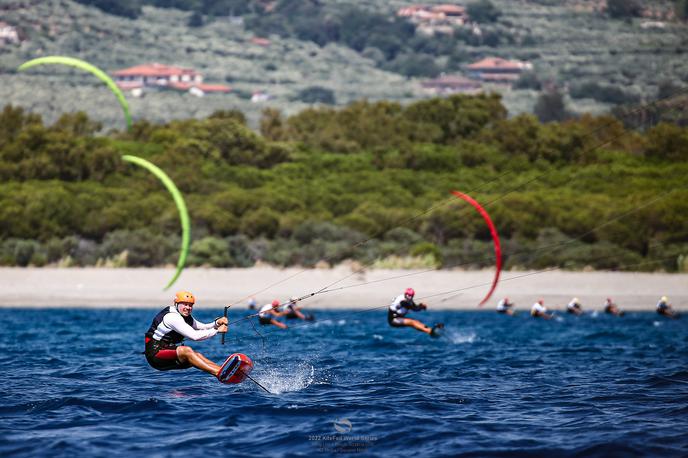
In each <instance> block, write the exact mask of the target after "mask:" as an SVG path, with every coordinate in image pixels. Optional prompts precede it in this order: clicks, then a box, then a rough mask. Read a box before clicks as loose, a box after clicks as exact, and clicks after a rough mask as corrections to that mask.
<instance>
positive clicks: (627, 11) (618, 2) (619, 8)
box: [607, 0, 642, 19]
mask: <svg viewBox="0 0 688 458" xmlns="http://www.w3.org/2000/svg"><path fill="white" fill-rule="evenodd" d="M641 13H642V6H641V4H640V3H639V2H638V1H637V0H607V14H609V16H610V17H612V18H614V19H626V18H631V17H637V16H640V14H641Z"/></svg>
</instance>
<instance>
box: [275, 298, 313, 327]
mask: <svg viewBox="0 0 688 458" xmlns="http://www.w3.org/2000/svg"><path fill="white" fill-rule="evenodd" d="M297 302H298V298H296V297H293V296H292V297H290V298H289V302H287V305H285V306H284V308H283V309H282V310H283V311H284V312H286V313H287V314H286V315H285V317H286V318H287V319H288V320H296V319H298V320H304V321H313V320H314V317H313V315H311V314H308V315H306V314H304V313H303V312H302V311H301V307H297V305H296V303H297Z"/></svg>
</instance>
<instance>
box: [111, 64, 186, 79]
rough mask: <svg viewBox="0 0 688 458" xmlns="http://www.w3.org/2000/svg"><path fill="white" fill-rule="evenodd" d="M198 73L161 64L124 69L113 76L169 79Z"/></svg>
mask: <svg viewBox="0 0 688 458" xmlns="http://www.w3.org/2000/svg"><path fill="white" fill-rule="evenodd" d="M198 74H199V73H198V72H197V71H195V70H194V69H192V68H183V67H175V66H172V65H163V64H158V63H154V64H144V65H137V66H135V67H130V68H125V69H123V70H117V71H116V72H114V73H113V75H115V76H153V77H156V76H157V77H169V76H174V75H177V76H181V75H191V76H196V75H198Z"/></svg>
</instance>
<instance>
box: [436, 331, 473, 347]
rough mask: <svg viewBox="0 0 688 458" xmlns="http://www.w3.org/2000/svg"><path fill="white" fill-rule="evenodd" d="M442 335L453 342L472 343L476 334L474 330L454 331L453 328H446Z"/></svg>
mask: <svg viewBox="0 0 688 458" xmlns="http://www.w3.org/2000/svg"><path fill="white" fill-rule="evenodd" d="M444 336H445V337H446V338H447V339H448V340H449V341H450V342H451V343H453V344H457V345H458V344H465V343H468V344H472V343H473V342H475V339H476V337H477V335H476V334H475V332H461V331H455V330H451V329H450V330H446V329H445V331H444Z"/></svg>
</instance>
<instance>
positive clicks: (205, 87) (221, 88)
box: [167, 83, 232, 92]
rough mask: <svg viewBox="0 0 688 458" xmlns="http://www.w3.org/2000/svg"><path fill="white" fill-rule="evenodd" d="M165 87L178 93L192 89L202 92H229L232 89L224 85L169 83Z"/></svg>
mask: <svg viewBox="0 0 688 458" xmlns="http://www.w3.org/2000/svg"><path fill="white" fill-rule="evenodd" d="M167 87H171V88H172V89H177V90H179V91H188V90H189V89H191V88H192V87H195V88H198V89H200V90H201V91H203V92H231V90H232V88H231V87H229V86H225V85H224V84H195V83H170V84H168V85H167Z"/></svg>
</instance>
